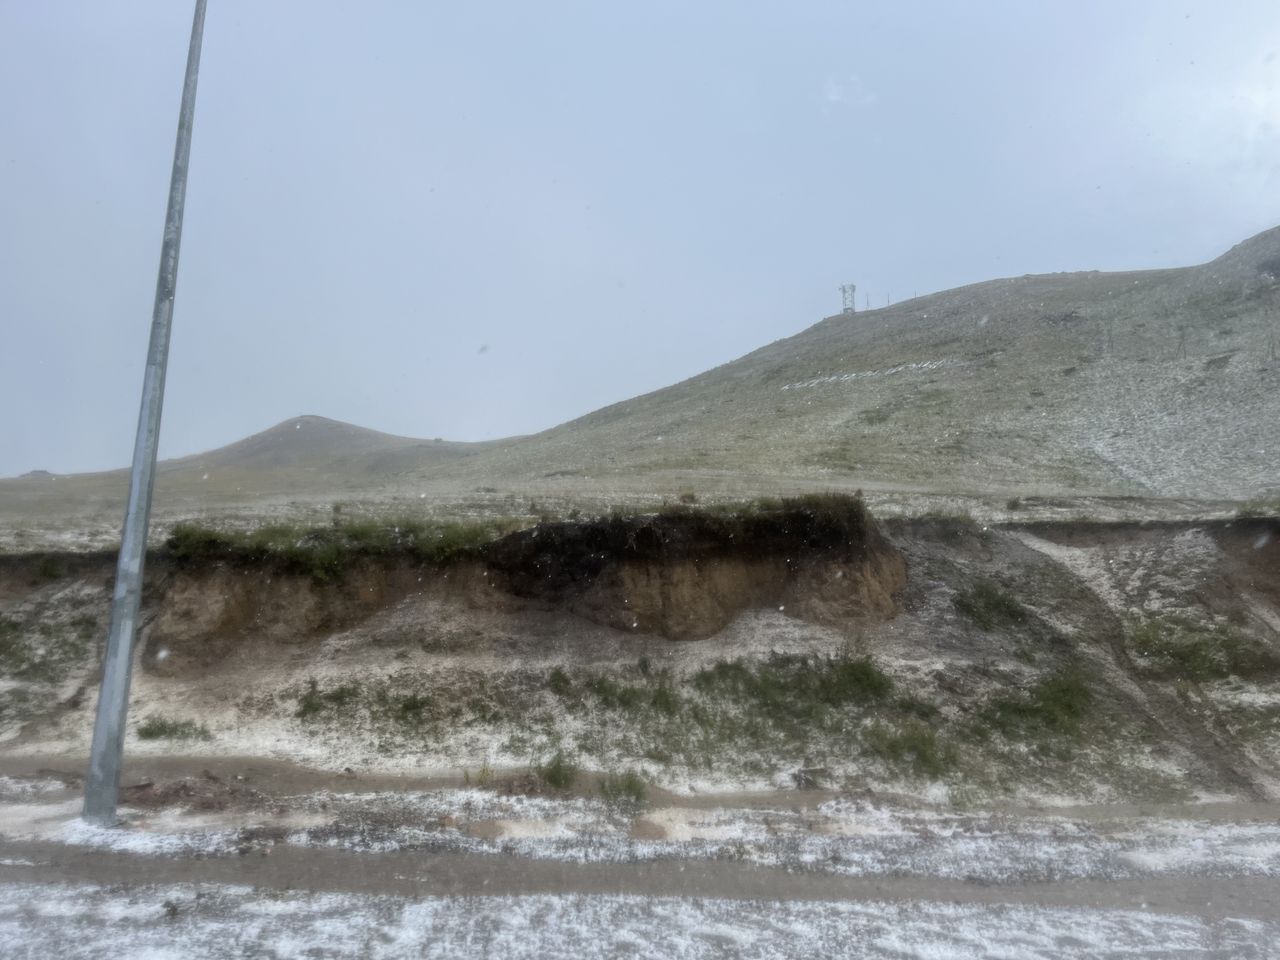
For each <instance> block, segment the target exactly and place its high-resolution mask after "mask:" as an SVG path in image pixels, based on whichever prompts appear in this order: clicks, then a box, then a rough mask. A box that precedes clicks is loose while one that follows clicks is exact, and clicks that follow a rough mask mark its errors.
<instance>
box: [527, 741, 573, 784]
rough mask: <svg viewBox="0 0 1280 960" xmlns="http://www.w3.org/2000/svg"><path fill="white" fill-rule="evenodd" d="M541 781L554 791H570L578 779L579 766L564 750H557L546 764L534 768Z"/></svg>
mask: <svg viewBox="0 0 1280 960" xmlns="http://www.w3.org/2000/svg"><path fill="white" fill-rule="evenodd" d="M533 772H534V774H535V775H536V776H537V778H538V779H539V780H541V781H542V782H543V783H545V784H546V785H547V786H548V787H551V788H552V789H553V790H568V789H569V788H570V787H572V786H573V784H574V782H575V781H577V779H578V765H577V764H576V763H574V762H573V761H572V760H570V759H569V758H568V757H567V756H565V753H564V751H563V750H557V751H556V752H555V755H554V756H553V757H552V758H551V759H550V760H548V761H547V762H546V763H543V764H539V765H538V766H536V767H534V768H533Z"/></svg>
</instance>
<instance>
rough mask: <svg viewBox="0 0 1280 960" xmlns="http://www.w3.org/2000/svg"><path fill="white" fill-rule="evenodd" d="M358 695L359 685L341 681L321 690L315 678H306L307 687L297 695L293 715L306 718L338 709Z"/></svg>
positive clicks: (301, 718)
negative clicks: (296, 707) (336, 684)
mask: <svg viewBox="0 0 1280 960" xmlns="http://www.w3.org/2000/svg"><path fill="white" fill-rule="evenodd" d="M359 696H360V686H359V684H355V683H343V684H340V685H338V686H336V687H332V688H331V689H329V690H321V689H320V684H319V683H317V682H316V681H315V680H308V681H307V687H306V689H305V690H304V691H303V692H302V694H301V695H300V696H299V697H298V709H297V710H296V711H295V712H294V716H296V717H298V718H299V719H300V720H307V719H310V718H312V717H316V716H318V715H320V714H322V713H326V712H328V711H333V710H339V709H341V708H343V707H345V706H347V705H348V704H350V703H352V702H353V701H354V700H355V699H356V698H357V697H359Z"/></svg>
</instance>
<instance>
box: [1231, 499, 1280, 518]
mask: <svg viewBox="0 0 1280 960" xmlns="http://www.w3.org/2000/svg"><path fill="white" fill-rule="evenodd" d="M1236 516H1238V517H1255V518H1263V517H1280V494H1272V495H1270V496H1263V497H1254V498H1253V499H1252V500H1247V501H1245V502H1244V503H1242V504H1241V505H1240V507H1239V508H1238V509H1237V510H1236Z"/></svg>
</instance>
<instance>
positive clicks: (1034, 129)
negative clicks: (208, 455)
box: [0, 0, 1280, 475]
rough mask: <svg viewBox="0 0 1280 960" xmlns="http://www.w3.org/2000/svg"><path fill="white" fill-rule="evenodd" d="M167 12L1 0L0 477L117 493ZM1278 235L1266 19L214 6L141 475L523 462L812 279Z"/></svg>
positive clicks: (174, 100)
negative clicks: (422, 440)
mask: <svg viewBox="0 0 1280 960" xmlns="http://www.w3.org/2000/svg"><path fill="white" fill-rule="evenodd" d="M191 8H192V4H191V3H188V2H176V0H119V2H113V3H103V2H101V0H0V90H3V91H4V93H3V94H2V95H0V171H2V173H0V404H2V405H3V413H2V414H0V423H2V424H3V427H2V428H0V475H7V474H13V473H19V472H22V471H25V470H29V469H33V468H46V469H50V470H55V471H59V472H64V471H73V470H88V469H102V468H108V467H115V466H122V465H125V464H126V463H127V462H128V461H129V458H130V453H131V447H132V441H133V431H134V425H135V420H136V415H137V402H138V395H139V390H140V380H141V371H142V366H143V361H144V355H145V352H146V343H147V336H148V326H149V323H150V315H151V306H152V297H153V295H154V288H155V272H156V267H157V260H158V255H159V245H160V230H161V226H162V223H163V219H164V204H165V199H166V194H167V189H168V176H169V165H170V161H171V158H172V150H173V138H174V131H175V126H176V121H177V108H178V99H179V95H180V90H181V81H182V71H183V64H184V59H185V56H186V46H187V38H188V32H189V30H190V15H191ZM1277 222H1280V4H1278V3H1276V2H1275V0H1232V2H1224V0H1214V2H1193V0H1187V2H1179V0H1148V2H1136V0H1134V2H1112V0H1107V2H1082V0H1062V2H1040V3H1028V2H1021V0H1018V2H1003V3H996V2H989V3H978V2H974V3H963V4H959V3H951V2H936V3H911V2H902V0H894V2H884V3H875V2H804V0H795V2H787V3H783V2H776V3H754V2H744V0H723V2H700V3H691V2H689V0H672V2H667V0H645V2H643V3H641V2H635V3H629V4H620V3H603V2H582V3H564V2H556V0H542V2H539V3H536V4H535V3H523V2H522V3H516V2H511V3H484V2H474V3H465V4H460V3H451V4H443V3H429V2H408V0H366V2H361V3H353V2H349V0H348V2H343V3H339V2H325V0H312V2H307V3H303V2H301V0H278V2H264V0H209V13H208V22H207V28H206V32H205V43H204V58H203V62H202V68H201V77H200V88H199V97H198V102H197V108H196V122H195V137H194V145H193V158H192V165H191V181H190V187H189V192H188V200H187V215H186V227H185V233H184V238H183V246H182V261H181V273H180V276H179V283H178V295H177V306H176V314H175V328H174V337H173V345H172V353H171V358H170V360H171V362H170V376H169V391H168V397H167V400H166V405H165V417H164V429H163V439H162V443H161V453H162V455H165V456H174V455H181V454H186V453H192V452H196V451H199V450H203V449H208V448H211V447H214V446H219V445H221V444H224V443H227V442H230V441H232V440H235V439H238V438H240V437H242V436H244V435H246V434H249V433H253V432H255V431H257V430H260V429H263V428H265V427H267V426H270V425H271V424H273V423H275V422H277V421H279V420H283V419H285V418H287V417H289V416H292V415H295V414H300V413H316V414H321V415H325V416H330V417H335V418H338V419H342V420H349V421H352V422H355V423H359V424H362V425H364V426H369V427H374V428H377V429H380V430H386V431H389V432H393V433H403V434H408V435H411V436H423V437H435V436H440V437H447V438H453V439H463V440H473V439H487V438H492V437H497V436H502V435H509V434H515V433H525V432H532V431H537V430H540V429H543V428H546V427H550V426H552V425H554V424H556V423H558V422H562V421H564V420H567V419H571V418H573V417H575V416H578V415H580V414H583V413H586V412H588V411H590V410H592V409H594V408H597V407H599V406H602V405H604V404H607V403H611V402H613V401H617V400H621V399H625V398H626V397H629V396H633V395H635V394H638V393H642V392H645V391H648V390H652V389H656V388H658V387H662V386H665V385H667V384H670V383H673V382H676V381H678V380H681V379H683V378H685V377H688V376H691V375H693V374H696V373H698V372H700V371H702V370H704V369H707V368H708V367H712V366H714V365H716V364H719V363H723V362H726V361H728V360H732V359H733V358H735V357H737V356H740V355H741V354H743V353H746V352H748V351H750V350H752V349H754V348H756V347H758V346H761V345H763V344H765V343H768V342H770V341H772V340H775V339H777V338H779V337H783V336H788V335H790V334H793V333H795V332H797V331H799V330H801V329H803V328H804V327H806V326H808V325H810V324H812V323H814V322H816V321H817V320H819V319H820V318H821V317H823V316H825V315H828V314H831V313H834V312H836V311H837V310H838V308H839V305H840V304H839V294H838V291H837V287H838V285H839V284H840V283H842V282H845V281H852V282H856V283H857V284H858V288H859V291H866V292H867V293H868V294H869V295H870V297H871V299H872V302H873V304H882V303H883V302H884V299H885V296H886V295H890V296H892V297H893V298H894V299H895V300H897V299H900V298H903V297H906V296H909V295H911V294H913V293H917V292H918V293H925V292H928V291H931V290H937V289H943V288H947V287H951V286H955V285H958V284H962V283H968V282H972V281H977V280H983V279H988V278H990V277H993V276H1008V275H1018V274H1022V273H1028V272H1044V271H1053V270H1077V269H1094V268H1097V269H1129V268H1138V267H1148V266H1173V265H1182V264H1187V263H1193V262H1200V261H1203V260H1206V259H1210V258H1212V257H1214V256H1216V255H1217V254H1219V253H1221V252H1223V251H1224V250H1225V249H1226V248H1227V247H1229V246H1231V245H1232V244H1234V243H1236V242H1237V241H1239V240H1242V239H1244V238H1245V237H1247V236H1250V235H1252V234H1254V233H1257V232H1259V231H1261V230H1263V229H1265V228H1267V227H1270V226H1274V225H1275V224H1276V223H1277ZM859 296H860V299H861V293H860V295H859Z"/></svg>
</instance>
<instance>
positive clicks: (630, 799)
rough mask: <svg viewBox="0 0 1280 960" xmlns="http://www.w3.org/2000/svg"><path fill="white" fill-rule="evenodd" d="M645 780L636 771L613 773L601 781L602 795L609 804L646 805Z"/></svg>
mask: <svg viewBox="0 0 1280 960" xmlns="http://www.w3.org/2000/svg"><path fill="white" fill-rule="evenodd" d="M647 790H648V788H647V786H646V785H645V782H644V778H643V777H641V776H640V774H638V773H636V772H635V771H634V770H628V771H626V772H625V773H611V774H608V775H607V776H606V777H605V778H604V779H603V780H601V781H600V793H601V795H602V796H603V797H604V798H605V800H606V801H608V802H609V803H614V804H630V805H636V806H638V805H639V804H642V803H644V801H645V796H646V794H647Z"/></svg>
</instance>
